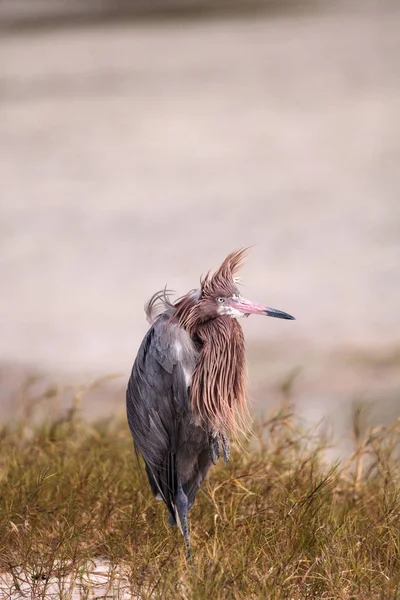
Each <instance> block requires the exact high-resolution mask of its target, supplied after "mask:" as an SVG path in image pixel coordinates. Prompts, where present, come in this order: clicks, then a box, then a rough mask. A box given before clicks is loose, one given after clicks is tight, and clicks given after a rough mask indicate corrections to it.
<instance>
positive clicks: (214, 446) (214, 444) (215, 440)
mask: <svg viewBox="0 0 400 600" xmlns="http://www.w3.org/2000/svg"><path fill="white" fill-rule="evenodd" d="M209 450H210V458H211V461H212V463H213V465H215V464H217V461H218V459H219V456H220V446H219V433H218V432H214V431H213V432H212V433H211V435H210V448H209Z"/></svg>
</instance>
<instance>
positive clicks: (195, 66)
mask: <svg viewBox="0 0 400 600" xmlns="http://www.w3.org/2000/svg"><path fill="white" fill-rule="evenodd" d="M399 27H400V8H399V7H397V6H396V4H395V3H381V4H379V5H378V4H374V3H371V4H370V5H369V8H368V10H367V9H365V10H358V9H357V10H356V9H354V10H346V11H344V10H337V11H332V10H327V11H322V10H316V11H313V10H311V9H308V10H307V11H306V12H304V13H303V12H299V11H295V12H293V13H290V12H289V13H285V14H284V15H279V14H278V13H276V12H273V13H271V14H268V13H266V14H265V15H260V14H257V15H253V16H252V15H250V14H249V15H247V16H243V17H242V18H240V19H239V18H237V17H236V18H233V17H232V18H229V19H228V18H218V19H206V18H205V19H202V20H200V21H199V20H197V21H196V20H188V19H186V20H182V21H179V20H176V21H174V20H168V21H167V22H156V21H151V22H146V21H141V22H134V21H127V22H125V23H113V24H109V25H107V24H98V25H96V26H95V27H90V26H88V25H81V26H80V27H69V28H62V29H52V28H46V29H45V30H40V29H39V30H32V31H21V32H20V33H19V32H18V30H15V29H14V30H13V32H12V33H9V34H2V36H1V39H0V57H1V58H0V61H1V64H0V90H1V95H0V140H1V144H0V182H1V184H0V186H1V196H0V203H1V221H0V275H1V294H0V315H1V336H0V360H1V364H2V365H3V367H2V369H1V372H0V376H1V380H2V383H3V385H2V391H1V396H0V402H1V409H2V415H1V416H2V417H3V418H6V417H8V416H10V415H13V414H15V413H16V410H17V408H18V406H19V405H18V402H17V400H16V397H17V396H18V394H17V395H16V390H18V389H19V386H20V384H21V381H22V380H23V379H24V377H25V375H26V373H27V372H32V371H35V372H37V371H39V372H43V373H46V374H49V375H48V376H49V378H50V380H51V379H52V378H55V377H57V378H61V379H62V380H65V381H69V380H71V379H73V380H74V381H86V380H88V379H89V378H90V377H92V376H94V375H99V374H104V373H110V372H121V373H122V378H121V380H120V382H121V383H120V388H119V391H118V392H117V393H116V396H115V398H116V399H115V400H114V395H113V394H110V393H109V392H108V391H107V392H106V393H105V394H104V395H103V396H102V398H101V399H100V400H98V401H97V400H96V401H95V402H94V401H91V402H88V404H87V405H86V412H87V414H88V415H90V416H97V415H99V414H104V412H109V411H114V410H122V409H123V404H122V403H123V400H122V393H121V390H122V389H123V387H124V383H125V380H126V377H127V374H128V372H129V369H130V367H131V363H132V361H133V358H134V356H135V353H136V349H137V347H138V344H139V343H140V340H141V337H142V335H143V334H144V332H145V330H146V322H145V320H144V314H143V309H142V307H143V304H144V302H145V301H146V299H147V298H148V297H149V296H150V295H151V294H152V293H153V292H154V291H155V290H157V289H159V288H161V287H163V286H164V284H166V283H167V284H168V285H169V286H170V287H171V288H173V289H175V290H177V292H178V293H184V292H186V291H187V290H188V289H191V288H193V287H195V286H196V285H197V283H198V279H199V276H200V274H201V273H204V272H205V271H206V270H208V269H209V268H212V267H215V266H217V265H218V263H219V262H220V261H221V259H222V258H223V257H224V256H225V254H226V253H227V252H228V251H230V250H231V249H234V248H238V247H240V246H243V245H247V244H254V245H255V247H254V248H253V250H252V252H251V255H250V257H249V260H248V264H247V266H246V268H245V270H244V273H243V279H244V282H245V283H246V287H245V288H244V290H243V294H244V295H245V296H248V297H250V298H252V299H254V300H256V301H259V302H264V303H268V304H269V305H271V306H274V307H276V308H280V309H282V310H286V311H288V312H291V313H292V314H294V315H295V316H296V317H297V320H296V322H282V321H278V320H272V319H269V320H267V319H265V320H261V319H258V320H257V318H252V319H249V320H248V321H246V322H245V324H244V328H245V333H246V337H247V339H248V341H249V350H250V376H251V381H252V393H253V396H254V397H255V401H256V406H257V407H258V409H260V410H261V408H262V407H263V406H265V405H266V404H268V402H272V401H274V402H275V401H276V398H277V390H278V392H279V389H280V387H281V384H282V381H284V380H285V379H287V377H288V374H289V375H290V373H292V372H293V369H295V368H297V367H300V374H299V376H298V377H297V379H296V381H295V388H296V390H295V391H296V397H297V399H298V405H299V406H300V408H301V411H302V412H303V414H304V415H306V416H307V417H309V418H311V419H312V420H319V419H320V418H321V417H323V416H324V415H326V414H328V413H329V414H333V416H334V417H335V418H337V419H339V420H342V419H344V418H345V417H344V415H345V416H346V418H347V416H348V410H349V406H351V403H352V401H353V400H363V399H364V400H365V399H366V400H372V399H375V400H376V399H379V400H382V399H383V400H384V402H385V404H383V403H382V404H380V405H379V409H378V412H377V418H378V419H380V418H381V417H382V416H383V414H384V413H386V412H387V410H389V409H388V408H387V407H391V408H390V412H391V414H393V413H394V414H396V413H397V412H398V408H399V401H398V397H399V393H398V392H399V391H400V375H399V370H400V369H399V365H400V360H399V352H398V348H399V347H400V310H399V307H400V259H399V257H400V201H399V184H400V177H399V168H398V165H399V159H400V118H399V112H400V108H399V107H400V86H399V80H400V71H399V68H398V65H399V60H400V37H399V35H398V32H399ZM360 348H361V349H362V352H361V350H360ZM33 395H34V393H33ZM269 399H270V400H269Z"/></svg>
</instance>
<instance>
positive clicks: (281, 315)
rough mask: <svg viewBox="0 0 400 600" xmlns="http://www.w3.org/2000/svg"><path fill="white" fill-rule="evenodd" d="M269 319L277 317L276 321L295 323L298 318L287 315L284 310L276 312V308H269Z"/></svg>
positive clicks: (267, 313)
mask: <svg viewBox="0 0 400 600" xmlns="http://www.w3.org/2000/svg"><path fill="white" fill-rule="evenodd" d="M265 314H266V315H267V316H268V317H275V318H276V319H286V320H288V321H295V320H296V318H295V317H293V316H292V315H289V313H285V312H283V311H282V310H276V309H275V308H269V309H268V310H266V313H265Z"/></svg>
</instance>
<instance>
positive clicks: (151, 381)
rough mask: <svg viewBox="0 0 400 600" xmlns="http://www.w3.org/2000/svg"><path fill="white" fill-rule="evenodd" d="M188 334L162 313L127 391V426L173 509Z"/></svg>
mask: <svg viewBox="0 0 400 600" xmlns="http://www.w3.org/2000/svg"><path fill="white" fill-rule="evenodd" d="M185 336H186V337H187V338H188V335H187V333H186V332H185V331H184V330H183V329H181V328H179V327H177V326H176V325H172V324H171V323H170V321H169V316H168V315H167V314H163V315H160V316H159V317H158V318H157V319H156V320H155V322H154V323H153V325H152V327H151V328H150V329H149V331H148V332H147V334H146V336H145V337H144V339H143V342H142V344H141V346H140V349H139V352H138V354H137V357H136V360H135V363H134V365H133V368H132V373H131V377H130V379H129V383H128V388H127V391H126V407H127V417H128V424H129V428H130V430H131V433H132V437H133V441H134V444H135V447H136V449H137V450H139V451H140V453H141V454H142V456H143V459H144V461H145V464H146V471H147V473H148V476H149V481H150V485H151V488H152V491H153V493H154V494H155V495H157V494H159V495H160V496H161V498H162V499H163V500H164V502H165V504H166V505H167V507H168V510H169V512H170V513H171V514H172V515H174V514H175V501H174V499H175V497H176V493H177V486H178V474H177V460H176V458H177V450H178V443H179V436H180V428H181V426H182V422H183V420H184V417H185V415H186V414H187V412H188V410H189V404H188V373H189V372H191V371H192V370H193V368H194V364H195V360H196V355H195V350H194V348H193V346H192V344H191V341H190V338H188V339H189V342H190V345H189V342H188V339H186V337H185Z"/></svg>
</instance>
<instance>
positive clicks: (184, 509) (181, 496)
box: [175, 480, 191, 559]
mask: <svg viewBox="0 0 400 600" xmlns="http://www.w3.org/2000/svg"><path fill="white" fill-rule="evenodd" d="M175 502H176V510H177V513H178V518H179V522H178V525H179V529H180V530H181V532H182V534H183V537H184V538H185V544H186V557H187V558H188V559H190V558H191V553H190V538H189V519H188V510H189V501H188V497H187V496H186V494H185V492H184V491H183V488H182V484H181V482H180V481H179V480H178V492H177V494H176V499H175Z"/></svg>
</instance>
